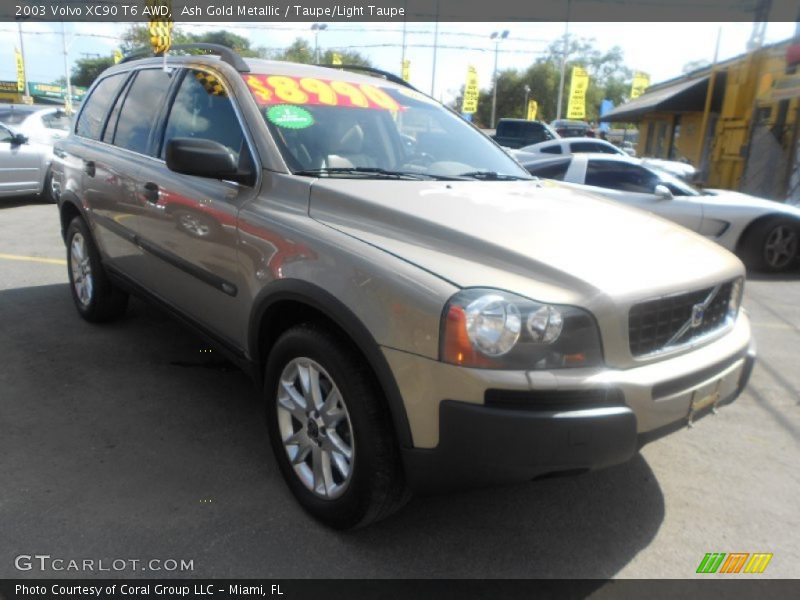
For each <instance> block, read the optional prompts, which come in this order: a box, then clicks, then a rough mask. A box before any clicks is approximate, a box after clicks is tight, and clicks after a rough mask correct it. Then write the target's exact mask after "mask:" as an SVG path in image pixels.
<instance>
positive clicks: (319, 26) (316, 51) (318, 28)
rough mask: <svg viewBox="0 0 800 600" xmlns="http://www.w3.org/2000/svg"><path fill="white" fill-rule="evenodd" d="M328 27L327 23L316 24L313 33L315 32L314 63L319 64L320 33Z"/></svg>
mask: <svg viewBox="0 0 800 600" xmlns="http://www.w3.org/2000/svg"><path fill="white" fill-rule="evenodd" d="M327 28H328V26H327V25H326V24H325V23H314V24H313V25H312V26H311V31H313V32H314V62H316V63H318V64H319V32H320V31H325V30H326V29H327Z"/></svg>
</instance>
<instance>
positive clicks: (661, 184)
mask: <svg viewBox="0 0 800 600" xmlns="http://www.w3.org/2000/svg"><path fill="white" fill-rule="evenodd" d="M522 162H523V165H524V166H525V168H526V169H527V170H528V171H529V172H530V173H531V174H532V175H536V176H537V177H542V178H545V179H556V180H559V181H563V182H564V183H565V184H567V185H568V186H570V187H575V188H578V189H581V190H584V191H586V192H591V193H593V194H598V195H602V196H605V197H607V198H610V199H612V200H617V201H619V202H624V203H625V204H630V205H632V206H636V207H638V208H642V209H644V210H647V211H650V212H652V213H655V214H657V215H660V216H662V217H664V218H667V219H669V220H671V221H674V222H676V223H678V224H680V225H683V226H684V227H688V228H689V229H692V230H693V231H696V232H697V233H700V234H701V235H704V236H706V237H708V238H710V239H712V240H714V241H716V242H717V243H719V244H720V245H722V246H724V247H725V248H727V249H728V250H731V251H733V252H736V253H737V254H738V255H739V256H740V257H741V258H742V259H743V260H744V261H745V263H746V264H747V265H748V266H749V267H751V268H753V269H756V270H762V271H773V272H777V271H785V270H787V269H790V268H792V267H794V266H796V264H797V259H798V258H799V257H800V255H799V252H798V249H799V247H800V209H798V208H797V207H794V206H789V205H787V204H783V203H780V202H774V201H772V200H764V199H762V198H756V197H754V196H748V195H746V194H741V193H738V192H731V191H728V190H709V189H706V190H702V191H701V190H698V189H697V188H694V187H692V186H691V185H689V184H688V183H686V182H685V181H682V180H681V179H678V178H677V177H674V176H673V175H670V174H669V173H666V172H664V171H661V170H659V169H656V168H653V167H652V166H648V165H645V164H644V163H643V162H642V161H641V160H638V159H635V158H630V157H627V156H617V155H609V154H574V155H571V156H554V157H548V158H537V159H535V160H530V159H529V160H525V161H522Z"/></svg>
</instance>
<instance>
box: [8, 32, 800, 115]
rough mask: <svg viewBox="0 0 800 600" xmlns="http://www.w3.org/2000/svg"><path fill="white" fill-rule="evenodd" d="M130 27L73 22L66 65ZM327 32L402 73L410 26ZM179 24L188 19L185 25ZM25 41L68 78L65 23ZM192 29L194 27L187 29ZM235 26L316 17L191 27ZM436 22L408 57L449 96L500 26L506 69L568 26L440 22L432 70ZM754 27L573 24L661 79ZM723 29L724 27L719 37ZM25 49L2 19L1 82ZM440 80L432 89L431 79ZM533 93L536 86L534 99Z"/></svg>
mask: <svg viewBox="0 0 800 600" xmlns="http://www.w3.org/2000/svg"><path fill="white" fill-rule="evenodd" d="M128 25H129V24H126V23H96V22H95V23H66V24H65V25H64V28H65V32H66V42H67V46H68V63H69V64H70V65H71V64H72V63H73V62H74V61H75V60H77V59H79V58H81V57H84V56H91V55H98V54H99V55H108V54H110V53H111V52H112V51H113V49H114V48H116V47H118V46H119V43H120V42H119V36H120V35H121V33H122V32H124V31H125V29H126V28H127V27H128ZM327 25H328V29H327V30H324V31H322V32H321V33H320V34H319V46H320V48H321V49H323V50H324V49H337V48H341V49H345V48H348V47H349V48H351V49H353V50H357V51H359V52H361V53H362V54H364V55H366V56H368V57H369V58H370V59H371V60H372V62H373V64H374V65H375V66H376V67H378V68H381V69H385V70H387V71H392V72H395V73H399V72H400V64H401V58H402V56H403V49H402V41H403V23H402V22H396V23H389V22H385V23H368V24H367V23H364V24H358V23H352V22H348V23H329V24H327ZM178 26H179V27H180V24H178ZM22 27H23V35H24V38H23V42H24V47H25V55H26V64H27V71H28V79H29V81H37V82H52V81H54V80H55V79H57V78H58V77H61V76H63V75H64V55H63V48H62V36H61V28H62V24H61V23H36V22H26V23H24V24H23V25H22ZM185 27H186V28H187V29H188V26H185ZM216 29H228V30H230V31H233V32H234V33H237V34H239V35H242V36H244V37H246V38H248V39H249V40H250V41H251V43H252V45H253V46H265V47H268V48H281V47H285V46H286V45H288V44H289V43H291V42H292V41H293V40H294V39H295V38H297V37H302V38H305V39H307V40H308V41H309V42H310V43H311V44H312V45H313V44H314V33H313V32H312V31H311V25H310V24H309V23H192V24H191V30H192V31H199V30H206V31H212V30H216ZM794 29H795V23H794V22H771V23H768V24H767V30H766V39H765V41H766V43H770V42H774V41H779V40H783V39H786V38H788V37H791V36H792V35H793V34H794ZM435 30H436V24H434V23H409V24H407V26H406V35H405V38H406V51H405V57H406V58H407V59H409V60H410V61H411V83H412V84H413V85H415V86H416V87H417V88H419V89H420V90H422V91H424V92H428V93H431V92H432V93H433V95H434V96H435V97H436V98H439V99H440V100H443V101H448V100H450V99H451V98H453V97H454V96H455V95H456V94H457V92H458V90H459V88H460V87H461V85H463V83H464V79H465V77H466V71H467V67H468V65H474V66H475V67H476V69H477V71H478V79H479V83H480V86H481V87H483V88H487V87H489V85H490V83H491V79H492V73H493V69H494V60H495V44H494V42H493V41H492V40H491V39H490V36H491V34H492V32H495V31H504V30H508V31H509V34H508V37H507V39H505V40H503V41H502V42H501V43H500V44H499V46H498V49H499V52H498V53H497V59H498V68H499V69H500V70H503V69H507V68H520V69H521V68H525V67H527V66H528V65H529V64H531V63H532V62H533V61H534V60H536V58H537V57H539V56H541V54H542V53H543V52H544V51H545V50H546V48H547V46H548V45H549V44H550V43H551V42H553V41H554V40H556V39H558V38H559V37H561V36H562V35H563V34H564V31H565V24H564V23H563V22H562V23H541V22H539V23H520V22H514V23H493V22H488V23H453V22H446V23H439V24H438V49H437V52H436V61H435V63H436V70H435V76H434V69H433V66H434V51H433V47H432V46H433V44H434V37H435V36H434V32H435ZM751 30H752V24H751V23H580V22H571V23H569V34H570V36H573V35H574V36H577V37H582V38H593V39H594V40H595V45H596V47H597V48H598V49H599V50H601V51H602V50H607V49H609V48H611V47H613V46H615V45H618V46H620V47H621V48H622V50H623V52H624V56H625V62H626V64H627V65H628V66H629V67H631V68H633V69H635V70H640V71H644V72H646V73H649V74H650V77H651V82H652V83H658V82H660V81H664V80H667V79H671V78H673V77H676V76H679V75H681V73H682V70H683V66H684V65H685V64H686V63H688V62H690V61H694V60H703V59H705V60H708V61H711V60H712V59H713V57H714V50H715V46H716V43H717V37H718V34H719V39H720V48H719V59H720V60H724V59H726V58H730V57H732V56H735V55H737V54H740V53H742V52H744V51H745V50H746V45H747V41H748V39H749V38H750V33H751ZM720 32H721V33H720ZM18 45H19V37H18V34H17V27H16V24H15V23H9V22H5V23H0V80H3V81H9V80H16V68H15V63H14V53H13V50H14V47H15V46H18ZM432 84H433V85H432ZM531 96H532V97H533V98H535V91H534V92H533V93H532V95H531Z"/></svg>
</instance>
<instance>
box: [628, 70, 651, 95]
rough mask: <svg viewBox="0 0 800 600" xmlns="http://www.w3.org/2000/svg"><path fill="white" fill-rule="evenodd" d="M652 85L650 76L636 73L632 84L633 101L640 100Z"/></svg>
mask: <svg viewBox="0 0 800 600" xmlns="http://www.w3.org/2000/svg"><path fill="white" fill-rule="evenodd" d="M649 85H650V75H648V74H647V73H642V72H641V71H636V72H635V73H634V74H633V83H632V84H631V100H633V99H634V98H638V97H639V96H641V95H642V94H644V91H645V90H646V89H647V88H648V86H649Z"/></svg>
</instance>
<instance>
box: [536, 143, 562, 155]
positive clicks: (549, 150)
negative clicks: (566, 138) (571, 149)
mask: <svg viewBox="0 0 800 600" xmlns="http://www.w3.org/2000/svg"><path fill="white" fill-rule="evenodd" d="M539 152H544V153H546V154H561V146H560V145H559V144H553V145H552V146H545V147H544V148H539Z"/></svg>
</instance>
